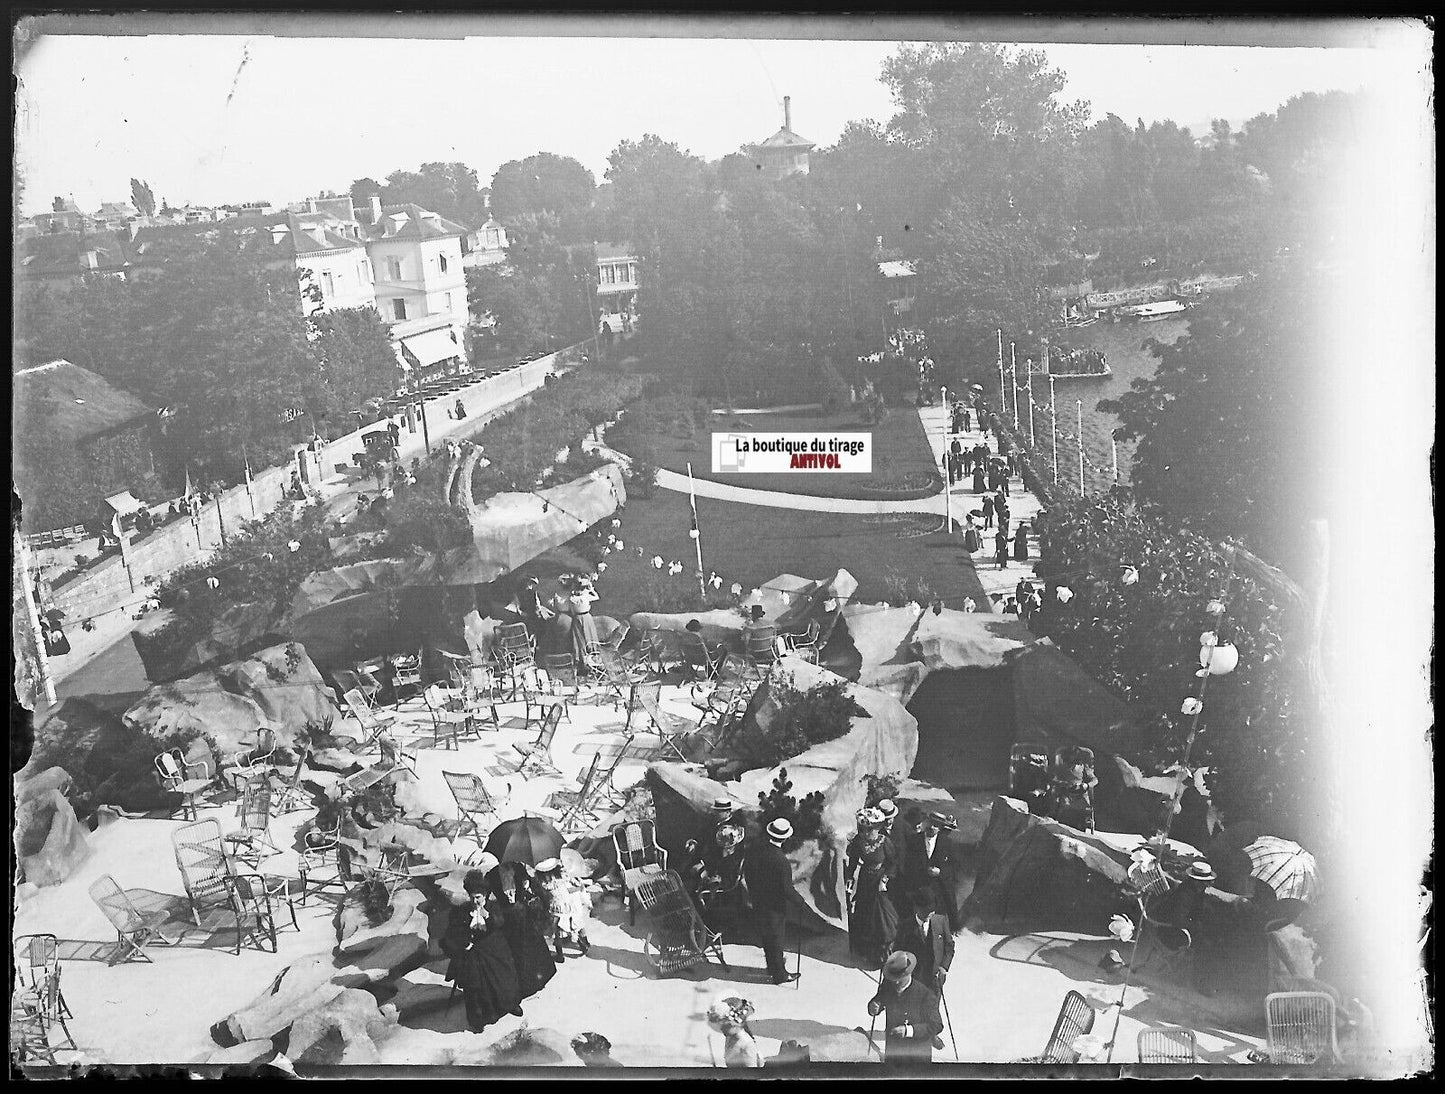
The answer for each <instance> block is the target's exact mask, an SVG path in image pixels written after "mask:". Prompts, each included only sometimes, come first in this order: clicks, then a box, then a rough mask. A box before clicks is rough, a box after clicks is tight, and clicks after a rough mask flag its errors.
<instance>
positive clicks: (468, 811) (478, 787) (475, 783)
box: [442, 771, 512, 842]
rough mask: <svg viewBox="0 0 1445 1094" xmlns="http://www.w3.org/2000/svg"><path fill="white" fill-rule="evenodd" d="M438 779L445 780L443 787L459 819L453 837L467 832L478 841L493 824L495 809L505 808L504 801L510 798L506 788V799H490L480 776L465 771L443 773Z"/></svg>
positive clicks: (495, 815) (489, 792)
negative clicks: (454, 806)
mask: <svg viewBox="0 0 1445 1094" xmlns="http://www.w3.org/2000/svg"><path fill="white" fill-rule="evenodd" d="M442 778H443V779H445V780H446V784H447V788H448V789H450V790H451V792H452V797H453V798H454V799H455V800H456V803H457V813H458V815H459V817H460V820H461V830H460V831H459V832H458V833H457V834H458V835H467V834H468V833H470V834H471V835H474V836H476V838H477V841H478V842H481V840H482V839H483V838H484V837H485V836H486V832H488V831H490V830H491V827H492V825H494V824H496V822H497V810H498V809H500V808H501V807H502V806H504V805H506V804H507V799H508V798H510V797H511V792H512V788H511V786H508V787H507V794H506V796H504V797H502V798H501V799H497V798H494V797H492V794H491V791H489V790H488V789H487V784H486V783H484V782H483V781H482V778H481V776H480V775H473V774H471V773H470V772H465V771H443V772H442ZM483 824H486V825H487V827H486V831H484V830H483V827H482V826H483Z"/></svg>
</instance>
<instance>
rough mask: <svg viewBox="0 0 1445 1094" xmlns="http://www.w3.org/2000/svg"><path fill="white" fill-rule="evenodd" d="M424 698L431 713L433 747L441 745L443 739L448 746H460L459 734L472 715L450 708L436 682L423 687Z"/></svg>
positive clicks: (464, 729) (467, 724)
mask: <svg viewBox="0 0 1445 1094" xmlns="http://www.w3.org/2000/svg"><path fill="white" fill-rule="evenodd" d="M422 698H423V699H425V700H426V708H427V711H428V713H430V714H431V728H432V747H434V748H436V747H440V746H441V743H442V742H443V741H448V742H450V743H449V744H448V746H447V747H448V748H460V747H461V745H460V744H459V743H458V742H457V734H458V733H460V732H465V731H466V729H467V728H468V726H469V725H470V724H471V721H472V716H471V715H470V714H468V713H466V712H465V711H457V710H448V709H447V706H446V702H445V701H444V700H443V698H442V694H441V688H440V687H439V686H438V685H436V684H428V685H427V686H426V687H425V688H423V689H422Z"/></svg>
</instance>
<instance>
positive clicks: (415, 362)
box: [362, 198, 470, 369]
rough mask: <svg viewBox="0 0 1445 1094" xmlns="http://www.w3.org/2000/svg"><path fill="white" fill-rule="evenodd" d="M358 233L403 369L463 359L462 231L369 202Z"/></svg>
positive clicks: (433, 217) (438, 219)
mask: <svg viewBox="0 0 1445 1094" xmlns="http://www.w3.org/2000/svg"><path fill="white" fill-rule="evenodd" d="M370 213H371V217H370V223H369V224H368V225H367V226H365V227H363V228H362V236H363V238H364V239H365V241H366V251H367V254H368V255H369V256H370V258H371V266H372V269H373V270H374V271H375V275H376V281H375V291H376V307H377V310H378V311H380V312H381V317H382V319H384V320H385V321H386V323H387V324H388V325H389V326H390V327H391V336H392V340H393V341H394V342H395V343H396V344H397V350H398V358H399V360H400V361H401V362H402V365H403V368H404V369H413V368H421V369H426V368H431V367H433V366H436V365H440V364H443V363H447V362H449V361H451V360H453V359H461V360H464V359H465V357H466V350H465V346H466V330H467V322H468V320H469V319H470V311H469V309H468V306H467V281H466V274H465V271H464V268H463V266H462V238H463V237H464V236H465V235H466V234H467V230H466V229H465V228H463V227H462V226H461V225H460V224H456V223H454V222H452V221H450V220H446V219H445V218H443V217H442V216H440V215H439V214H437V213H433V212H430V211H429V210H426V209H423V208H421V207H420V206H417V205H388V206H385V207H383V206H382V204H381V200H380V198H372V200H371V209H370Z"/></svg>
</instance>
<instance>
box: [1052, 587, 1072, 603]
mask: <svg viewBox="0 0 1445 1094" xmlns="http://www.w3.org/2000/svg"><path fill="white" fill-rule="evenodd" d="M1054 595H1055V596H1056V597H1058V598H1059V603H1060V604H1067V603H1068V602H1069V601H1070V600H1073V599H1074V590H1073V589H1071V588H1069V587H1068V586H1067V585H1060V586H1059V587H1058V588H1056V589H1055V590H1054Z"/></svg>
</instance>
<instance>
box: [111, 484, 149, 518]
mask: <svg viewBox="0 0 1445 1094" xmlns="http://www.w3.org/2000/svg"><path fill="white" fill-rule="evenodd" d="M105 504H106V505H108V506H110V508H111V509H112V510H113V511H114V512H115V513H116V514H117V515H119V516H122V517H130V516H134V515H135V514H136V513H139V512H140V511H141V510H142V509H144V508H145V506H144V505H143V504H142V503H141V502H139V501H137V500H136V499H135V497H134V496H133V495H132V494H131V492H130V491H129V490H122V491H121V492H120V493H119V494H113V495H111V496H110V497H108V498H106V499H105Z"/></svg>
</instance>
